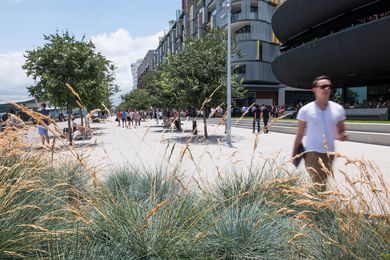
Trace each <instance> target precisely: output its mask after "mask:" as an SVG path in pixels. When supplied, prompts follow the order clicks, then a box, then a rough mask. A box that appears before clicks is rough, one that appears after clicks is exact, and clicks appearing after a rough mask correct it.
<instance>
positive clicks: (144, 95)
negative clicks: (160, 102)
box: [121, 89, 151, 110]
mask: <svg viewBox="0 0 390 260" xmlns="http://www.w3.org/2000/svg"><path fill="white" fill-rule="evenodd" d="M121 98H122V100H123V103H124V104H123V105H122V106H121V108H122V110H127V109H128V108H135V109H137V110H146V109H148V108H150V106H151V102H150V101H151V99H150V95H149V92H148V91H147V90H146V89H133V90H132V91H130V92H129V93H127V94H126V95H123V96H121Z"/></svg>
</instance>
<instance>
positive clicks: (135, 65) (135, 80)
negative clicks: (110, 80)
mask: <svg viewBox="0 0 390 260" xmlns="http://www.w3.org/2000/svg"><path fill="white" fill-rule="evenodd" d="M142 60H143V59H138V60H137V61H136V62H134V63H132V64H131V75H133V88H136V87H137V85H138V74H137V71H138V68H139V66H140V65H141V63H142Z"/></svg>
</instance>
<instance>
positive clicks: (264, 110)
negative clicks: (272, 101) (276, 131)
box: [261, 105, 271, 133]
mask: <svg viewBox="0 0 390 260" xmlns="http://www.w3.org/2000/svg"><path fill="white" fill-rule="evenodd" d="M261 113H262V116H263V122H264V133H268V127H267V125H268V121H269V117H270V113H271V111H270V110H269V108H268V107H267V106H265V105H263V107H262V109H261Z"/></svg>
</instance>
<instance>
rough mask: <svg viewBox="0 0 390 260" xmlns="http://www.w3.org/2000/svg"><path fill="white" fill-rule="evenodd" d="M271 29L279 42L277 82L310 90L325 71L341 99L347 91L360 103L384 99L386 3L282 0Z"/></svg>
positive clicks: (387, 81)
mask: <svg viewBox="0 0 390 260" xmlns="http://www.w3.org/2000/svg"><path fill="white" fill-rule="evenodd" d="M272 27H273V30H274V33H275V35H276V36H277V37H278V39H279V40H280V41H281V48H280V50H281V54H280V55H279V56H278V57H277V58H276V59H275V60H274V61H273V62H272V69H273V72H274V74H275V76H276V77H277V78H278V79H279V80H280V81H281V82H282V83H284V84H286V85H289V86H292V87H296V88H303V89H304V88H311V81H312V80H313V78H315V77H316V76H319V75H329V76H330V77H331V78H332V79H333V81H334V84H335V85H336V87H338V88H339V90H338V91H336V94H337V93H338V94H339V95H340V96H342V97H343V101H347V100H348V99H350V98H351V97H348V93H350V92H351V91H352V92H354V93H353V94H350V95H354V96H355V99H356V95H358V96H359V95H360V96H361V97H359V98H358V99H359V101H360V102H363V101H364V100H366V101H367V100H369V99H381V100H386V99H389V98H390V48H388V46H390V1H388V0H337V1H334V0H316V1H312V0H287V1H285V2H284V3H283V4H281V5H280V6H279V8H278V9H277V10H276V12H275V14H274V16H273V18H272ZM357 88H360V89H357ZM350 102H351V100H350Z"/></svg>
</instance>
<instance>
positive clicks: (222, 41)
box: [167, 28, 242, 138]
mask: <svg viewBox="0 0 390 260" xmlns="http://www.w3.org/2000/svg"><path fill="white" fill-rule="evenodd" d="M232 47H233V48H232V50H233V55H238V56H239V55H240V53H239V51H238V48H237V45H236V44H235V43H234V42H233V46H232ZM167 64H168V67H169V68H170V69H169V72H170V73H169V76H170V79H169V81H170V84H171V88H172V90H171V91H172V93H176V95H177V97H178V98H183V99H185V103H187V104H191V105H192V106H195V107H197V108H201V109H202V110H203V121H204V133H205V137H206V138H207V137H208V134H207V122H206V117H207V113H206V111H208V110H209V108H210V107H212V106H218V105H221V104H222V103H223V102H225V101H226V81H227V79H226V66H227V34H226V31H225V30H224V29H221V28H219V29H213V31H210V32H206V33H204V34H203V35H202V36H201V37H199V38H198V37H191V38H189V39H187V41H186V44H185V48H184V50H183V51H181V52H179V53H178V54H176V55H173V56H172V58H171V59H168V63H167ZM241 92H242V91H241V89H240V87H239V84H238V82H237V81H236V80H233V81H232V95H233V96H240V93H241Z"/></svg>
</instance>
